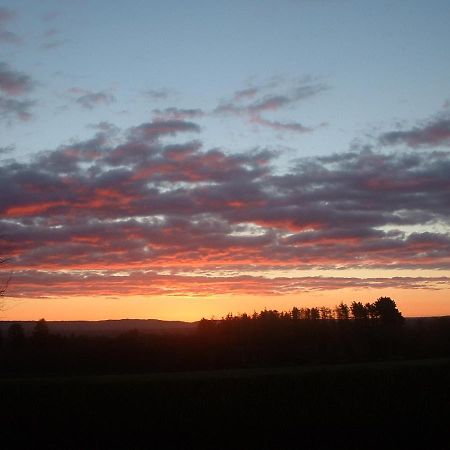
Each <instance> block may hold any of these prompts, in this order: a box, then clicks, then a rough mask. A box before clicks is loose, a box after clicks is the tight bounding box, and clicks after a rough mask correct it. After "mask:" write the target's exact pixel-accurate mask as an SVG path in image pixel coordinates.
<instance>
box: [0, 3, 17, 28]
mask: <svg viewBox="0 0 450 450" xmlns="http://www.w3.org/2000/svg"><path fill="white" fill-rule="evenodd" d="M15 17H16V13H15V11H13V10H12V9H9V8H3V7H0V24H3V23H5V22H9V21H11V20H13V19H15Z"/></svg>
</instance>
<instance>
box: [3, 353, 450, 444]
mask: <svg viewBox="0 0 450 450" xmlns="http://www.w3.org/2000/svg"><path fill="white" fill-rule="evenodd" d="M0 399H1V411H2V425H3V426H2V428H3V433H2V434H3V437H4V439H6V438H7V437H9V438H11V437H12V438H14V441H12V442H13V443H12V444H11V446H10V447H9V446H8V445H2V446H1V447H2V448H5V449H7V448H20V447H22V446H23V445H25V443H26V441H31V446H29V448H40V447H45V448H58V449H65V448H79V449H95V448H130V449H137V448H161V449H166V448H167V449H172V448H180V449H184V448H211V449H213V448H230V449H239V448H243V449H244V448H274V449H288V448H359V449H364V448H415V447H414V446H413V447H410V446H409V445H408V444H407V442H409V441H410V440H411V439H413V442H414V443H415V444H416V445H417V446H421V447H422V448H432V449H439V448H442V449H445V448H449V446H448V443H446V442H445V441H443V440H442V441H441V442H442V443H441V444H437V440H438V439H444V438H446V436H447V430H448V424H449V420H450V360H426V361H408V362H397V363H371V364H357V365H356V364H352V365H341V366H322V367H318V366H317V367H300V368H279V369H251V370H230V371H217V372H189V373H169V374H152V375H127V376H123V375H120V376H119V375H117V376H114V375H110V376H86V377H53V378H52V377H45V378H22V379H3V380H0ZM4 442H6V441H4Z"/></svg>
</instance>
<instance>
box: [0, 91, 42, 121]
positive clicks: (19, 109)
mask: <svg viewBox="0 0 450 450" xmlns="http://www.w3.org/2000/svg"><path fill="white" fill-rule="evenodd" d="M35 104H36V102H35V101H33V100H16V99H14V98H7V97H2V96H0V119H1V120H2V121H5V122H7V123H11V122H12V121H13V120H20V121H25V122H26V121H28V120H30V119H31V118H32V114H31V109H32V107H33V106H34V105H35Z"/></svg>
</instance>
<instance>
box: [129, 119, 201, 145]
mask: <svg viewBox="0 0 450 450" xmlns="http://www.w3.org/2000/svg"><path fill="white" fill-rule="evenodd" d="M188 131H191V132H192V131H193V132H197V133H198V132H199V131H200V127H199V126H198V125H197V124H195V123H193V122H187V121H184V120H175V119H173V120H154V121H152V122H147V123H143V124H141V125H139V126H137V127H134V128H132V129H131V130H130V136H131V137H132V139H133V140H144V141H147V140H155V139H157V138H159V137H161V136H167V135H169V136H173V135H175V134H177V133H183V132H188Z"/></svg>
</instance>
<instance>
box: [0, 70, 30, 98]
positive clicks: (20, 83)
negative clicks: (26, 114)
mask: <svg viewBox="0 0 450 450" xmlns="http://www.w3.org/2000/svg"><path fill="white" fill-rule="evenodd" d="M33 86H34V83H33V81H32V79H31V78H30V77H29V76H28V75H26V74H24V73H22V72H18V71H16V70H13V69H11V68H10V67H9V66H8V65H7V64H6V63H4V62H0V91H2V92H3V93H5V94H7V95H11V96H18V95H23V94H26V93H28V92H29V91H31V90H32V89H33Z"/></svg>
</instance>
